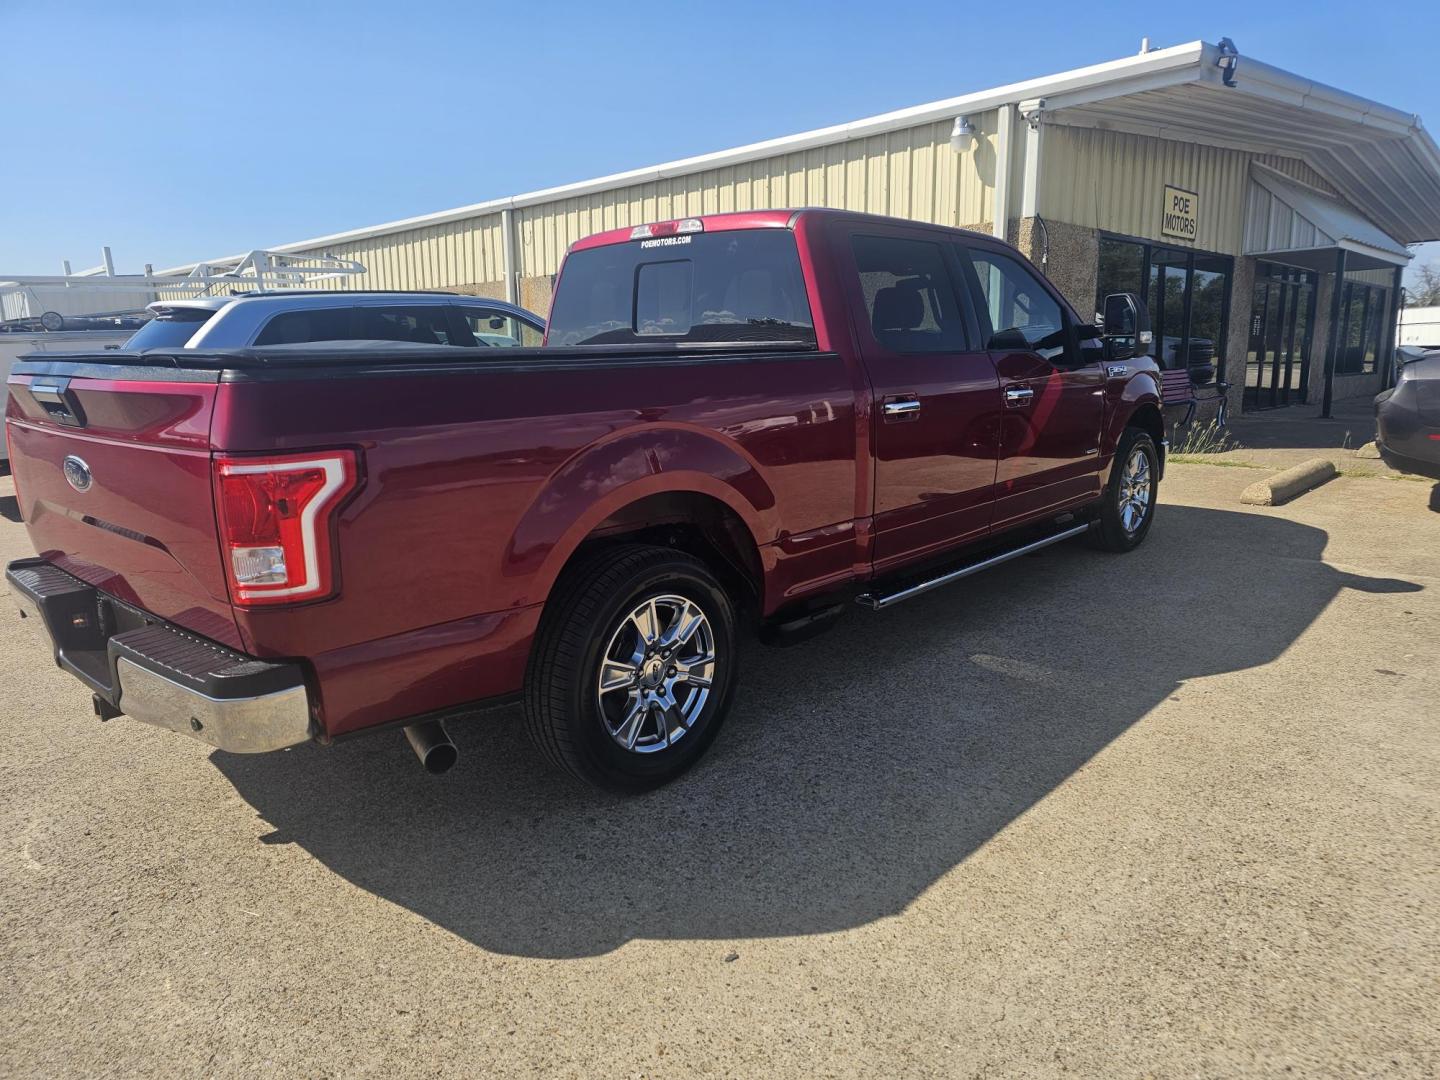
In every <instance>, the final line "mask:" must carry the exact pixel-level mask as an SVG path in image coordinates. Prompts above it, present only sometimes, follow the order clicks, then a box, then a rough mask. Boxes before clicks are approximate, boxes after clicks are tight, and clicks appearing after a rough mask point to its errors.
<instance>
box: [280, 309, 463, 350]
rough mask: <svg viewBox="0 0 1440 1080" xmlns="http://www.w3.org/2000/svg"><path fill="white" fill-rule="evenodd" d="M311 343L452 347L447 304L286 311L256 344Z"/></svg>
mask: <svg viewBox="0 0 1440 1080" xmlns="http://www.w3.org/2000/svg"><path fill="white" fill-rule="evenodd" d="M311 341H409V342H414V343H415V344H417V345H449V344H450V316H449V308H448V305H446V304H435V305H433V306H427V307H359V308H353V307H343V308H320V309H316V310H310V311H286V312H282V313H281V314H279V315H276V316H274V317H273V318H272V319H271V320H270V321H269V322H268V323H266V324H265V328H264V329H263V330H261V331H260V336H259V337H257V338H256V339H255V344H256V345H295V344H301V343H304V342H311Z"/></svg>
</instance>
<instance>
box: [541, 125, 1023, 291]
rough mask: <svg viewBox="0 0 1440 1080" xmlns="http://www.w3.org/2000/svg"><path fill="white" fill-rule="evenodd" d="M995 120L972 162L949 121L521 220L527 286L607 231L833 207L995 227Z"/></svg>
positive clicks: (563, 205) (982, 132)
mask: <svg viewBox="0 0 1440 1080" xmlns="http://www.w3.org/2000/svg"><path fill="white" fill-rule="evenodd" d="M995 115H996V114H995V113H994V112H993V111H992V112H989V113H984V114H980V115H977V116H975V117H972V118H971V122H972V124H974V125H975V128H976V132H977V136H976V139H975V144H974V146H973V147H972V148H971V150H970V151H969V152H967V153H963V154H958V153H956V152H955V151H954V150H953V149H951V147H950V129H951V121H948V120H947V121H944V122H942V123H934V124H925V125H923V126H920V127H914V128H906V129H905V130H903V131H895V132H890V133H888V134H885V135H876V136H873V137H871V138H867V139H856V140H853V141H850V142H844V143H836V144H834V145H832V146H826V147H819V148H816V149H813V150H805V151H801V152H797V153H792V154H785V155H782V156H779V157H773V158H765V159H763V160H760V161H753V162H747V163H744V164H741V165H734V166H728V167H726V168H721V169H710V170H707V171H705V172H700V173H695V174H693V175H690V176H679V177H675V178H673V179H667V180H659V181H656V182H653V183H647V184H638V185H635V186H633V187H625V188H617V189H615V190H613V191H605V192H600V193H597V194H594V195H587V196H584V197H581V198H577V199H567V200H565V201H563V202H559V203H551V204H547V205H544V206H534V207H527V208H525V209H522V210H519V211H517V212H516V218H517V228H518V230H519V262H520V268H519V269H520V274H521V276H522V277H537V276H540V275H546V274H554V273H555V272H556V271H557V270H558V269H559V268H560V260H561V259H562V258H563V257H564V254H565V249H566V248H567V247H568V246H569V245H570V244H571V243H572V242H574V241H575V240H578V239H580V238H581V237H584V236H589V235H590V234H591V233H597V232H603V231H605V230H607V229H618V228H623V227H625V226H627V225H639V224H642V223H644V222H649V221H665V220H668V219H672V218H677V217H685V216H686V215H691V214H717V213H727V212H729V211H735V210H759V209H771V208H790V207H798V206H829V207H835V208H839V209H847V210H863V211H867V212H869V213H875V214H892V215H894V216H896V217H905V218H914V219H916V220H919V221H931V222H938V223H943V224H947V225H971V224H975V223H979V222H985V221H989V220H990V207H991V188H992V187H993V184H994V175H995Z"/></svg>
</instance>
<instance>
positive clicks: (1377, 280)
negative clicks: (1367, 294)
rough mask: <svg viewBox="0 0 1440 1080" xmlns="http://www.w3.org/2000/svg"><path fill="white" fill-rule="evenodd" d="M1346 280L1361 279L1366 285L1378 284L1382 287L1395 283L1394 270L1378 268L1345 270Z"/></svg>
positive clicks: (1388, 286) (1390, 286) (1391, 285)
mask: <svg viewBox="0 0 1440 1080" xmlns="http://www.w3.org/2000/svg"><path fill="white" fill-rule="evenodd" d="M1345 280H1346V281H1363V282H1364V283H1365V284H1366V285H1380V286H1383V287H1384V288H1387V289H1389V288H1392V287H1393V286H1394V285H1395V271H1394V270H1387V269H1383V268H1382V269H1380V270H1347V271H1345Z"/></svg>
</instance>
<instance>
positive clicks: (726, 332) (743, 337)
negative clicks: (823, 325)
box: [547, 229, 815, 345]
mask: <svg viewBox="0 0 1440 1080" xmlns="http://www.w3.org/2000/svg"><path fill="white" fill-rule="evenodd" d="M547 340H548V342H549V344H551V345H609V344H623V343H625V342H634V343H641V342H644V343H650V344H654V343H660V342H667V341H669V342H682V343H688V342H731V341H733V342H747V341H748V342H766V341H787V342H788V341H799V342H807V343H810V344H814V342H815V323H814V320H813V318H812V316H811V314H810V301H809V299H808V298H807V296H806V294H805V277H804V275H803V274H802V273H801V270H800V257H799V254H798V253H797V251H796V249H795V236H794V234H793V233H791V232H790V230H788V229H745V230H737V231H733V232H716V233H691V234H688V235H685V236H678V237H666V238H665V239H664V240H663V241H644V240H632V241H630V242H629V243H624V244H611V245H608V246H606V247H599V248H588V249H586V250H584V251H577V252H574V253H572V254H571V255H570V256H569V257H568V258H566V260H565V265H564V267H563V269H562V270H561V274H560V284H559V287H558V289H557V290H556V295H555V303H554V306H553V307H552V308H551V309H550V328H549V335H548V338H547Z"/></svg>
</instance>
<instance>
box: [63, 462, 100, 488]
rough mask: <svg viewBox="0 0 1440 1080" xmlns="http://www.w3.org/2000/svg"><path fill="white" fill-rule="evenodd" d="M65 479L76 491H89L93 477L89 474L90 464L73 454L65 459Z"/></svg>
mask: <svg viewBox="0 0 1440 1080" xmlns="http://www.w3.org/2000/svg"><path fill="white" fill-rule="evenodd" d="M65 479H66V480H67V481H68V482H69V484H70V486H71V487H72V488H74V489H75V490H76V491H89V490H90V485H91V484H92V483H94V477H92V476H91V475H90V466H89V465H86V464H85V462H83V461H81V460H80V459H79V458H78V457H76V456H75V455H74V454H71V455H70V456H69V457H67V458H66V459H65Z"/></svg>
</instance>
